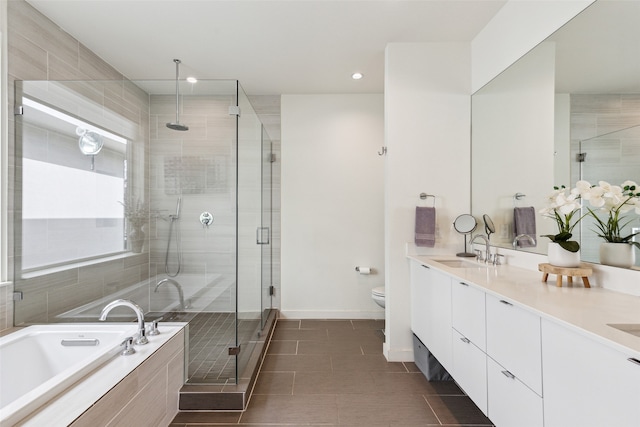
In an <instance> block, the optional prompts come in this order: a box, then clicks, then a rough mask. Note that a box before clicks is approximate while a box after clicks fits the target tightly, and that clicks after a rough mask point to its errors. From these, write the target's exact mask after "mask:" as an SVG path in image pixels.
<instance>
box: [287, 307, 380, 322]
mask: <svg viewBox="0 0 640 427" xmlns="http://www.w3.org/2000/svg"><path fill="white" fill-rule="evenodd" d="M280 318H281V319H350V320H351V319H373V320H381V319H384V310H382V309H380V310H374V311H346V310H345V311H319V310H308V311H307V310H284V309H281V310H280Z"/></svg>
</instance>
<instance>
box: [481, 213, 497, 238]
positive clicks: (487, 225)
mask: <svg viewBox="0 0 640 427" xmlns="http://www.w3.org/2000/svg"><path fill="white" fill-rule="evenodd" d="M482 220H483V221H484V232H485V233H487V239H489V240H491V235H492V234H493V233H495V232H496V226H495V225H493V221H491V218H490V217H489V215H487V214H484V215H482Z"/></svg>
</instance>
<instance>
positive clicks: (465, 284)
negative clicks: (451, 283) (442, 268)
mask: <svg viewBox="0 0 640 427" xmlns="http://www.w3.org/2000/svg"><path fill="white" fill-rule="evenodd" d="M460 284H461V285H462V286H469V284H468V283H464V282H460Z"/></svg>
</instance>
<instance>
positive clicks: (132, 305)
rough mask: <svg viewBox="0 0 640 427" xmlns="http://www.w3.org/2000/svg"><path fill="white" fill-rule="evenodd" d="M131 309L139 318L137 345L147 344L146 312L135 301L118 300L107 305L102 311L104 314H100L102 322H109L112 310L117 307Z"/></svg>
mask: <svg viewBox="0 0 640 427" xmlns="http://www.w3.org/2000/svg"><path fill="white" fill-rule="evenodd" d="M120 306H122V307H129V308H130V309H132V310H133V311H134V312H135V313H136V316H138V336H137V337H136V340H135V343H136V344H147V343H149V340H148V339H147V337H146V332H145V330H144V312H143V311H142V308H141V307H140V306H139V305H138V304H136V303H135V302H133V301H129V300H128V299H117V300H115V301H111V302H110V303H109V304H107V305H105V306H104V308H103V309H102V313H100V319H99V320H100V321H101V322H104V321H105V320H107V315H108V314H109V312H110V311H111V310H113V309H114V308H116V307H120Z"/></svg>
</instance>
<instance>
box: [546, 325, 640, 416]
mask: <svg viewBox="0 0 640 427" xmlns="http://www.w3.org/2000/svg"><path fill="white" fill-rule="evenodd" d="M630 358H631V357H630V356H629V355H628V354H625V353H624V352H622V351H618V350H616V349H614V348H612V347H609V346H607V345H604V344H601V343H599V342H597V341H595V340H594V339H593V338H590V337H587V336H585V335H583V334H581V333H578V332H576V331H573V330H570V329H568V328H566V327H564V326H561V325H558V324H556V323H552V322H550V321H547V320H545V319H543V320H542V359H543V361H544V371H543V380H544V425H545V427H572V426H576V427H578V426H580V427H589V426H593V427H598V426H616V427H638V426H640V365H638V364H636V363H635V362H634V361H633V360H629V359H630Z"/></svg>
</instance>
